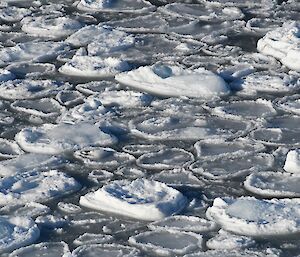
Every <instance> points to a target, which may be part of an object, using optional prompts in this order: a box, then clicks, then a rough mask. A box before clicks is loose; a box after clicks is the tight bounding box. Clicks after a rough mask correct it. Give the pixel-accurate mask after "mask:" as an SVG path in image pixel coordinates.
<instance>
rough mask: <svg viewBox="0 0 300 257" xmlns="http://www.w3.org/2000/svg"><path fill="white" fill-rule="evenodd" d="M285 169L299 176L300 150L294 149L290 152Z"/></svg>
mask: <svg viewBox="0 0 300 257" xmlns="http://www.w3.org/2000/svg"><path fill="white" fill-rule="evenodd" d="M283 168H284V170H285V171H287V172H290V173H296V174H297V173H299V172H300V149H294V150H291V151H289V152H288V154H287V156H286V160H285V163H284V167H283Z"/></svg>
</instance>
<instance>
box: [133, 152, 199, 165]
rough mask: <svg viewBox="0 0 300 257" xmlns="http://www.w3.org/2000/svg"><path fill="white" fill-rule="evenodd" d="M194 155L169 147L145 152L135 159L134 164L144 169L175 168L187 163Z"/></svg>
mask: <svg viewBox="0 0 300 257" xmlns="http://www.w3.org/2000/svg"><path fill="white" fill-rule="evenodd" d="M193 161H194V155H193V154H192V153H190V152H187V151H185V150H183V149H180V148H170V149H165V150H160V151H158V152H152V153H146V154H143V155H142V156H140V157H139V158H138V159H137V160H136V164H137V165H138V166H140V167H142V168H145V169H150V170H151V169H153V170H163V169H175V168H181V167H184V166H187V165H189V164H190V163H191V162H193Z"/></svg>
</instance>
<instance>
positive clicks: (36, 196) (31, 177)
mask: <svg viewBox="0 0 300 257" xmlns="http://www.w3.org/2000/svg"><path fill="white" fill-rule="evenodd" d="M80 188H81V186H80V184H79V183H78V182H77V181H76V180H75V179H73V178H71V177H69V176H67V175H65V174H64V173H62V172H59V171H56V170H50V171H44V172H39V171H29V172H24V173H19V174H15V175H12V176H9V177H5V178H2V179H0V195H1V200H0V205H1V206H5V205H13V204H24V203H29V202H46V201H49V200H51V199H54V198H58V197H61V196H63V195H66V194H69V193H72V192H75V191H77V190H79V189H80Z"/></svg>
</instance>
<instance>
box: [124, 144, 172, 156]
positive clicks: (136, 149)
mask: <svg viewBox="0 0 300 257" xmlns="http://www.w3.org/2000/svg"><path fill="white" fill-rule="evenodd" d="M163 149H166V146H165V145H162V144H148V145H145V144H140V145H138V144H137V145H125V146H124V147H123V148H122V150H123V151H124V152H127V153H130V154H132V155H134V156H138V157H139V156H141V155H142V154H145V153H150V152H158V151H160V150H163Z"/></svg>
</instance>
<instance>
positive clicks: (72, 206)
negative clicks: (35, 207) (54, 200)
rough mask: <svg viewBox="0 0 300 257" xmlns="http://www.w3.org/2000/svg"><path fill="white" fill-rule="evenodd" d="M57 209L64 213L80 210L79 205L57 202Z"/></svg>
mask: <svg viewBox="0 0 300 257" xmlns="http://www.w3.org/2000/svg"><path fill="white" fill-rule="evenodd" d="M57 207H58V209H59V210H61V211H63V212H65V213H79V212H81V208H80V206H78V205H76V204H73V203H66V202H59V203H58V204H57Z"/></svg>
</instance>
